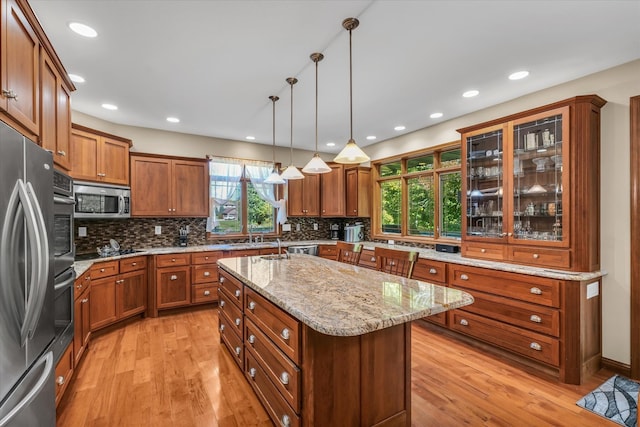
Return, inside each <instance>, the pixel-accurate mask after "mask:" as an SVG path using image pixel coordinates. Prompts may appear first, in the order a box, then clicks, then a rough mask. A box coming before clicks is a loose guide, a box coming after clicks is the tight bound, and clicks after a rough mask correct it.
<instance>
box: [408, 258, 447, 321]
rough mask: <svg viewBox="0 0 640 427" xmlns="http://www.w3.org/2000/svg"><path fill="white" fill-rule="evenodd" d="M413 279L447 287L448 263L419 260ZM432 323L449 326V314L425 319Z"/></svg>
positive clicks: (415, 266) (439, 314) (444, 313)
mask: <svg viewBox="0 0 640 427" xmlns="http://www.w3.org/2000/svg"><path fill="white" fill-rule="evenodd" d="M411 278H412V279H416V280H423V281H425V282H428V283H435V284H436V285H440V286H448V285H447V263H445V262H441V261H434V260H430V259H425V258H418V260H417V261H416V263H415V265H414V266H413V272H412V274H411ZM423 319H424V320H427V321H429V322H432V323H436V324H438V325H443V326H446V325H447V313H446V312H443V313H438V314H434V315H431V316H427V317H424V318H423Z"/></svg>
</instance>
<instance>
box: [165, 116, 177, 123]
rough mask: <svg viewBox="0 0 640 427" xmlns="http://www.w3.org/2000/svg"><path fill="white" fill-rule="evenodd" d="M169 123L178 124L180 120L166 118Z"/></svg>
mask: <svg viewBox="0 0 640 427" xmlns="http://www.w3.org/2000/svg"><path fill="white" fill-rule="evenodd" d="M167 121H168V122H169V123H180V119H179V118H177V117H167Z"/></svg>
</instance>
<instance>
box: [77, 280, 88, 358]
mask: <svg viewBox="0 0 640 427" xmlns="http://www.w3.org/2000/svg"><path fill="white" fill-rule="evenodd" d="M86 277H87V278H89V279H90V276H88V275H87V276H86ZM80 279H81V280H84V279H83V278H82V277H80ZM90 299H91V289H90V287H88V286H87V287H85V288H84V290H83V291H82V293H80V294H79V295H76V296H75V301H74V305H73V310H74V312H73V316H74V318H73V363H74V366H78V363H80V359H82V356H84V352H85V350H86V349H87V347H88V346H89V338H90V337H91V317H90V310H89V307H90V303H89V301H90Z"/></svg>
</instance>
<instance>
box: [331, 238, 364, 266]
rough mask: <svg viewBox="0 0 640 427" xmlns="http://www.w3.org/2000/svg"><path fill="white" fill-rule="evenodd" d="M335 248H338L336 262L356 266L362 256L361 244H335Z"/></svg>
mask: <svg viewBox="0 0 640 427" xmlns="http://www.w3.org/2000/svg"><path fill="white" fill-rule="evenodd" d="M336 248H338V253H337V256H336V261H340V262H344V263H346V264H353V265H358V263H359V262H360V255H361V254H362V244H361V243H347V242H336Z"/></svg>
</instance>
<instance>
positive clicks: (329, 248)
mask: <svg viewBox="0 0 640 427" xmlns="http://www.w3.org/2000/svg"><path fill="white" fill-rule="evenodd" d="M318 256H321V257H322V258H328V259H336V257H337V256H338V247H337V246H333V245H320V246H318Z"/></svg>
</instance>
